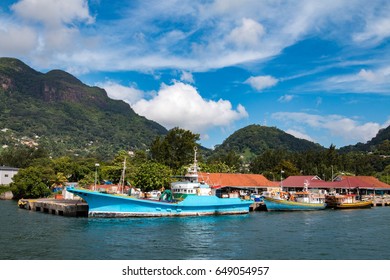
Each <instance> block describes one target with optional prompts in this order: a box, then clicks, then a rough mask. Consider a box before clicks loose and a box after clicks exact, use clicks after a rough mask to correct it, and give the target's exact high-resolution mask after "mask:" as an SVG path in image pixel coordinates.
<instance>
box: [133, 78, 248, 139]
mask: <svg viewBox="0 0 390 280" xmlns="http://www.w3.org/2000/svg"><path fill="white" fill-rule="evenodd" d="M132 107H133V109H134V111H135V112H136V113H138V114H140V115H142V116H145V117H146V118H148V119H151V120H154V121H156V122H158V123H160V124H162V125H163V126H165V127H166V128H168V129H170V128H172V127H175V126H178V127H181V128H185V129H189V130H191V131H194V132H197V133H201V132H204V131H207V130H208V129H211V128H213V127H219V126H221V127H224V126H229V125H230V124H231V123H233V122H234V121H237V120H239V119H242V118H246V117H248V113H247V112H246V110H245V108H244V107H243V106H242V105H238V106H237V109H233V107H232V104H231V103H230V102H229V101H227V100H222V99H220V100H218V101H213V100H205V99H203V98H202V97H201V96H200V94H199V93H198V91H197V89H196V88H195V87H193V86H191V85H189V84H184V83H182V82H175V83H174V84H173V85H165V84H163V85H162V86H161V88H160V90H159V91H158V93H157V94H156V96H155V97H154V98H152V99H150V100H146V99H142V100H140V101H138V102H136V103H135V104H134V105H133V106H132Z"/></svg>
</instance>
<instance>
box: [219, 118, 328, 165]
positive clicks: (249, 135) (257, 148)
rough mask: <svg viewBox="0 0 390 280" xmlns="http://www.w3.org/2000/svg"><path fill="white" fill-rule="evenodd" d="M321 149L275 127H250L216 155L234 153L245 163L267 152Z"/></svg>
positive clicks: (237, 134) (226, 144)
mask: <svg viewBox="0 0 390 280" xmlns="http://www.w3.org/2000/svg"><path fill="white" fill-rule="evenodd" d="M320 149H322V147H321V146H320V145H318V144H315V143H313V142H310V141H307V140H303V139H298V138H295V137H294V136H292V135H290V134H287V133H285V132H284V131H282V130H280V129H277V128H275V127H266V126H261V125H249V126H247V127H244V128H242V129H239V130H237V131H236V132H234V133H233V134H232V135H230V136H229V137H228V138H227V139H226V140H225V141H224V142H223V143H222V144H221V145H219V146H218V147H217V148H216V149H215V153H216V154H227V153H229V152H231V151H234V152H236V153H238V154H240V155H243V156H244V162H248V161H250V160H251V159H252V158H253V157H256V156H258V155H260V154H262V153H263V152H265V151H267V150H288V151H292V152H304V151H309V150H320Z"/></svg>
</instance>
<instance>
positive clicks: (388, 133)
mask: <svg viewBox="0 0 390 280" xmlns="http://www.w3.org/2000/svg"><path fill="white" fill-rule="evenodd" d="M352 151H355V152H377V153H379V154H382V155H390V126H388V127H387V128H383V129H381V130H379V131H378V133H377V135H376V136H375V137H373V138H372V139H371V140H370V141H368V142H367V143H357V144H356V145H349V146H345V147H342V148H340V152H342V153H347V152H352Z"/></svg>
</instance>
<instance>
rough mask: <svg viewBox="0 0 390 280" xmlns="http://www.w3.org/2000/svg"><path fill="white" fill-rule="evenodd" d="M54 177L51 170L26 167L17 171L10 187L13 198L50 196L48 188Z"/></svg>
mask: <svg viewBox="0 0 390 280" xmlns="http://www.w3.org/2000/svg"><path fill="white" fill-rule="evenodd" d="M54 177H55V174H54V171H53V169H51V168H45V167H28V168H25V169H20V170H19V172H18V173H17V174H16V175H15V176H14V177H13V182H12V183H11V185H10V187H11V189H12V192H13V194H14V197H15V198H39V197H47V196H48V195H50V194H51V192H50V186H51V182H52V181H53V178H54Z"/></svg>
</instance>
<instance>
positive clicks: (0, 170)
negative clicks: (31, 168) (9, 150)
mask: <svg viewBox="0 0 390 280" xmlns="http://www.w3.org/2000/svg"><path fill="white" fill-rule="evenodd" d="M18 170H19V169H18V168H14V167H9V166H0V185H9V184H11V183H12V177H14V176H15V174H16V173H18Z"/></svg>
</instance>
